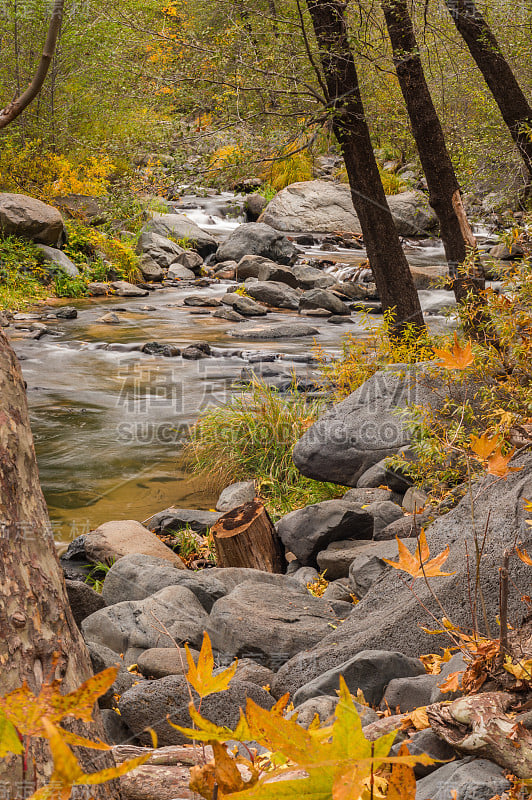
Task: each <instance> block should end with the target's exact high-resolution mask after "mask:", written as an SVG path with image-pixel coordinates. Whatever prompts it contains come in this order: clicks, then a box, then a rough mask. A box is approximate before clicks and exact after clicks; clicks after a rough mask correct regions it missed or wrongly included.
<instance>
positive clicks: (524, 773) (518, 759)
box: [427, 692, 532, 778]
mask: <svg viewBox="0 0 532 800" xmlns="http://www.w3.org/2000/svg"><path fill="white" fill-rule="evenodd" d="M515 700H516V698H515V697H512V695H510V694H506V693H504V692H484V693H483V694H478V695H470V696H469V697H461V698H459V699H458V700H455V701H454V702H453V703H451V704H450V705H447V706H446V705H442V704H438V705H434V706H429V707H428V709H427V714H428V718H429V722H430V725H431V728H432V730H433V731H434V733H435V734H436V735H437V736H439V737H440V739H443V740H444V741H445V742H447V743H448V744H450V745H451V747H454V748H455V750H459V751H460V752H461V753H465V754H466V755H474V756H477V757H478V758H489V759H490V760H491V761H495V763H496V764H499V765H500V766H501V767H503V768H504V769H505V770H508V772H511V773H512V775H517V777H518V778H530V776H531V775H532V733H531V732H530V731H529V730H527V729H526V728H524V727H523V726H522V725H520V724H519V723H518V722H516V720H515V718H513V719H512V718H511V717H509V716H508V715H507V714H505V711H506V710H507V709H508V708H509V707H510V705H511V704H512V701H515Z"/></svg>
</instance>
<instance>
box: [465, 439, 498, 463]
mask: <svg viewBox="0 0 532 800" xmlns="http://www.w3.org/2000/svg"><path fill="white" fill-rule="evenodd" d="M498 441H499V437H498V435H497V434H495V435H494V436H491V437H489V436H488V434H487V433H483V434H482V436H471V450H472V451H473V452H474V453H475V454H476V455H477V456H478V457H479V458H480V459H481V460H482V461H486V459H488V458H489V457H490V456H491V454H492V453H493V451H494V450H496V448H497V443H498Z"/></svg>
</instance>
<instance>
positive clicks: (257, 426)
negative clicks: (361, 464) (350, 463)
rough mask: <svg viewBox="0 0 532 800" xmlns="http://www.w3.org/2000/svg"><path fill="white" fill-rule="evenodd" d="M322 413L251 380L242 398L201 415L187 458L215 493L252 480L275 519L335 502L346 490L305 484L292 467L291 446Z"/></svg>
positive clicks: (300, 398) (313, 404)
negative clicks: (292, 512) (311, 504)
mask: <svg viewBox="0 0 532 800" xmlns="http://www.w3.org/2000/svg"><path fill="white" fill-rule="evenodd" d="M323 407H324V402H323V401H322V400H315V399H313V400H310V399H309V398H307V397H306V396H305V395H304V394H302V393H300V392H298V391H297V390H296V389H295V388H293V389H291V390H290V391H288V392H286V393H285V394H280V393H279V392H278V391H276V390H275V389H272V388H270V387H268V386H267V385H266V384H265V383H264V382H262V381H260V380H258V379H255V380H254V381H253V382H252V383H251V385H250V387H249V389H248V390H246V391H245V392H244V393H243V394H242V395H240V396H238V397H235V398H233V399H232V400H231V401H229V402H228V403H226V404H224V405H222V406H220V407H218V408H215V409H209V410H207V411H206V412H204V413H203V414H202V416H201V417H200V418H199V420H198V422H197V423H196V424H195V426H194V427H193V429H192V434H191V441H190V443H189V445H188V447H187V451H186V454H187V456H188V459H189V461H190V463H191V464H192V465H193V466H194V469H195V471H196V472H198V473H199V474H200V475H201V476H202V477H203V478H204V479H205V480H207V481H208V483H209V485H210V486H211V487H212V488H213V489H216V490H221V489H223V488H224V486H227V485H228V484H229V483H234V482H236V481H242V480H250V479H252V478H253V479H255V481H256V482H257V484H258V490H259V493H260V495H261V496H262V498H263V499H264V500H265V502H266V504H267V505H268V508H269V511H270V513H271V514H272V516H273V517H278V516H282V515H283V514H285V513H287V512H288V511H291V510H293V509H294V508H299V507H301V506H304V505H308V504H309V503H314V502H320V501H321V500H328V499H331V497H338V496H339V495H341V494H342V493H343V491H345V490H343V489H342V488H341V487H339V486H337V485H335V484H330V483H320V482H318V481H313V480H311V479H310V478H305V477H304V476H303V475H301V473H300V472H299V471H298V469H297V468H296V466H295V464H294V462H293V461H292V450H293V448H294V445H295V443H296V442H297V441H298V439H300V438H301V436H302V435H303V434H304V433H305V431H306V430H307V429H308V428H309V427H310V426H311V425H312V424H313V423H314V422H315V421H316V419H317V418H318V416H319V414H320V413H321V411H322V410H323Z"/></svg>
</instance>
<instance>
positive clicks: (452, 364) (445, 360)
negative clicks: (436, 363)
mask: <svg viewBox="0 0 532 800" xmlns="http://www.w3.org/2000/svg"><path fill="white" fill-rule="evenodd" d="M432 349H433V350H434V353H435V355H437V356H438V357H439V358H441V362H442V363H441V366H442V367H444V368H445V369H467V367H470V366H471V364H472V363H473V362H474V360H475V356H474V355H473V350H472V348H471V341H469V342H468V343H467V344H466V345H465V346H464V347H462V346H461V345H460V344H459V343H458V336H457V335H456V333H455V334H454V344H453V346H452V348H451V349H450V350H440V349H439V348H437V347H433V348H432Z"/></svg>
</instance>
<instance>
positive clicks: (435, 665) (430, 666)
mask: <svg viewBox="0 0 532 800" xmlns="http://www.w3.org/2000/svg"><path fill="white" fill-rule="evenodd" d="M425 630H426V629H425ZM454 649H455V648H453V650H454ZM452 657H453V654H452V650H451V648H450V647H446V648H445V650H444V651H443V655H442V656H440V655H438V653H426V654H425V655H423V656H420V657H419V660H420V661H421V663H422V664H423V666H424V667H425V672H426V673H427V674H428V675H439V674H440V672H441V668H442V665H443V664H446V663H447V661H450V660H451V658H452Z"/></svg>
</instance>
